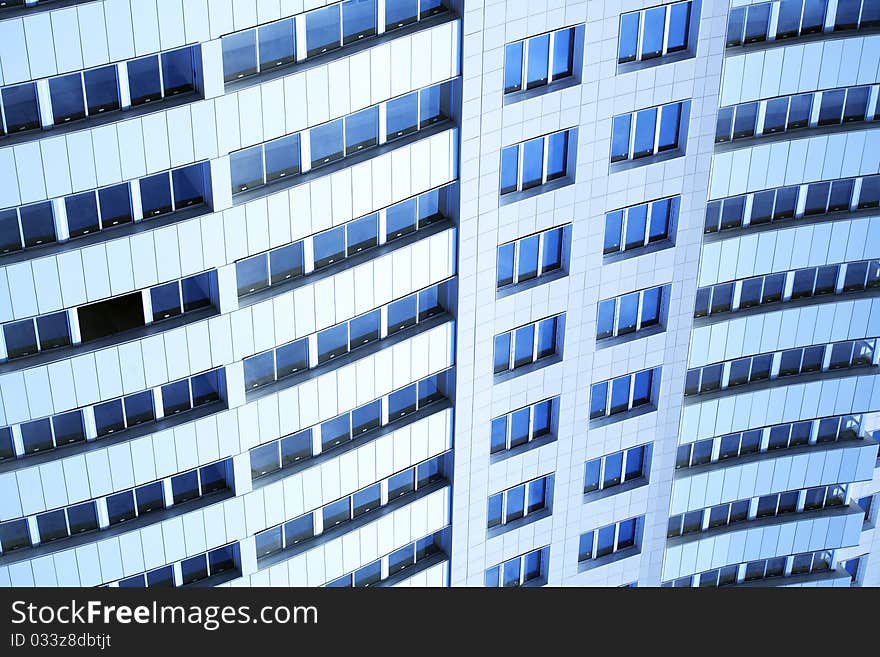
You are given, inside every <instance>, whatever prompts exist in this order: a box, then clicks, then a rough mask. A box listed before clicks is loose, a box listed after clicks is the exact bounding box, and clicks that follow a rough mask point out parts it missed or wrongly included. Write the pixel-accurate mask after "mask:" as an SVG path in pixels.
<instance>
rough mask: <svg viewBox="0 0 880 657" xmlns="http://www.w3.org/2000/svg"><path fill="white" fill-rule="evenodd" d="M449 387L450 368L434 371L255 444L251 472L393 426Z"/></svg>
mask: <svg viewBox="0 0 880 657" xmlns="http://www.w3.org/2000/svg"><path fill="white" fill-rule="evenodd" d="M451 386H452V370H446V371H445V372H441V373H440V374H433V375H431V376H429V377H426V378H424V379H422V380H421V381H418V382H416V383H412V384H410V385H408V386H405V387H403V388H400V389H398V390H395V391H394V392H392V393H390V394H388V395H386V396H384V397H381V398H379V399H376V400H374V401H371V402H369V403H367V404H364V405H363V406H359V407H358V408H356V409H354V410H353V411H349V412H348V413H343V414H342V415H338V416H336V417H335V418H332V419H330V420H327V421H326V422H322V423H321V424H319V425H316V426H314V427H310V428H308V429H304V430H302V431H298V432H297V433H294V434H291V435H289V436H285V437H283V438H280V439H278V440H275V441H272V442H271V443H267V444H265V445H260V446H259V447H254V448H253V449H251V451H250V462H251V475H252V477H253V478H254V479H258V478H260V477H263V476H265V475H268V474H271V473H273V472H277V471H278V470H282V469H284V468H286V467H288V466H291V465H293V464H295V463H299V462H301V461H305V460H307V459H310V458H312V457H314V456H318V455H319V454H324V453H326V452H328V451H330V450H332V449H335V448H336V447H339V446H340V445H345V444H347V443H349V442H350V441H351V440H354V439H357V438H359V437H361V436H363V435H365V434H367V433H369V432H370V431H373V430H375V429H378V428H380V427H386V426H389V425H392V424H393V423H394V422H397V421H398V420H400V419H401V418H403V417H405V416H409V415H411V414H412V413H415V412H416V411H418V410H421V409H423V408H426V407H427V406H430V405H431V404H433V403H435V402H438V401H441V400H443V399H448V398H449V395H450V391H451Z"/></svg>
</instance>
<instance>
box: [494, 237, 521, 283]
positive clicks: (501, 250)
mask: <svg viewBox="0 0 880 657" xmlns="http://www.w3.org/2000/svg"><path fill="white" fill-rule="evenodd" d="M515 250H516V245H515V244H514V243H513V242H511V243H510V244H503V245H501V246H499V247H498V265H497V271H498V273H497V276H496V285H497V286H498V287H503V286H505V285H510V284H511V283H513V256H514V252H515Z"/></svg>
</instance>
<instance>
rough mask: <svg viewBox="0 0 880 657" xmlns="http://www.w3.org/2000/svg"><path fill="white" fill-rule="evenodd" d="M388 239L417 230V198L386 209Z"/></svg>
mask: <svg viewBox="0 0 880 657" xmlns="http://www.w3.org/2000/svg"><path fill="white" fill-rule="evenodd" d="M385 230H386V240H388V241H390V240H392V239H396V238H398V237H401V236H403V235H406V234H408V233H411V232H413V231H415V230H416V200H415V199H409V200H407V201H403V202H402V203H398V204H397V205H392V206H391V207H389V208H388V209H387V210H386V211H385Z"/></svg>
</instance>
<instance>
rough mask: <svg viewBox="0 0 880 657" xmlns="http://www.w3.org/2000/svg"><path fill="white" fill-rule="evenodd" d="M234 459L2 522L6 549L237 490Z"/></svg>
mask: <svg viewBox="0 0 880 657" xmlns="http://www.w3.org/2000/svg"><path fill="white" fill-rule="evenodd" d="M232 477H233V475H232V459H226V460H225V461H218V462H216V463H212V464H210V465H205V466H202V467H200V468H194V469H193V470H190V471H188V472H183V473H180V474H177V475H174V476H173V477H166V478H165V479H160V480H159V481H154V482H153V483H150V484H146V485H143V486H139V487H138V488H133V489H131V490H127V491H123V492H121V493H115V494H113V495H108V496H106V497H101V498H98V499H95V500H90V501H88V502H83V503H81V504H74V505H71V506H68V507H63V508H60V509H55V510H54V511H48V512H46V513H41V514H38V515H35V516H31V517H30V518H19V519H17V520H12V521H9V522H5V523H2V524H0V552H2V553H3V554H7V553H9V552H12V551H14V550H18V549H22V548H28V547H31V546H36V545H45V544H47V543H51V542H52V541H57V540H59V539H64V538H68V537H70V536H76V535H78V534H83V533H86V532H90V531H97V530H99V529H107V528H108V527H113V526H115V525H118V524H120V523H123V522H125V521H127V520H132V519H134V518H136V517H139V516H142V515H145V514H147V513H150V512H151V511H156V510H160V509H165V508H168V507H172V506H178V505H181V504H185V503H187V502H191V501H193V500H196V499H199V498H200V497H202V496H205V495H210V494H211V493H216V492H219V491H223V490H232V488H233V483H232Z"/></svg>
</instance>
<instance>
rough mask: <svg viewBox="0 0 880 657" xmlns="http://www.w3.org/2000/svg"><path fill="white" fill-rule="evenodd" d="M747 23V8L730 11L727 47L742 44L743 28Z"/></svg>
mask: <svg viewBox="0 0 880 657" xmlns="http://www.w3.org/2000/svg"><path fill="white" fill-rule="evenodd" d="M745 22H746V8H745V7H737V8H734V9H731V10H730V13H729V14H728V17H727V41H726V42H725V45H727V46H739V45H741V44H742V38H743V27H745Z"/></svg>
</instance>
